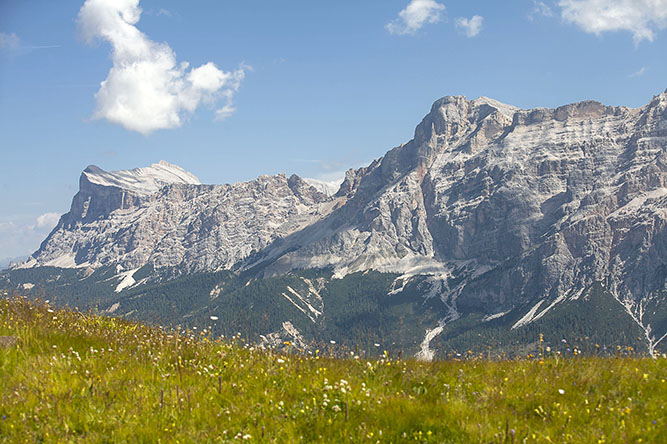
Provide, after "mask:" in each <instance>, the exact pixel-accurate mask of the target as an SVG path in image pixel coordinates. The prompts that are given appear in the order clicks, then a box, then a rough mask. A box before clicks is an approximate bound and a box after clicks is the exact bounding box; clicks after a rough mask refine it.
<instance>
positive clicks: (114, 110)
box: [78, 0, 245, 134]
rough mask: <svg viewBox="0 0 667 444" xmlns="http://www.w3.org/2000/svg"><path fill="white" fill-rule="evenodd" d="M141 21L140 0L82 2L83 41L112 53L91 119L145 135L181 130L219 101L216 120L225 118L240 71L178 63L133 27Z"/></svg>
mask: <svg viewBox="0 0 667 444" xmlns="http://www.w3.org/2000/svg"><path fill="white" fill-rule="evenodd" d="M140 18H141V8H139V0H86V2H85V3H84V5H83V6H82V7H81V10H80V11H79V16H78V25H79V30H80V32H81V35H82V37H83V38H84V39H85V41H86V42H88V43H93V42H95V41H96V40H98V39H102V40H105V41H107V42H109V43H110V44H111V46H112V49H113V51H112V61H113V67H112V68H111V70H110V71H109V74H108V76H107V78H106V80H104V81H103V82H102V83H101V85H100V89H99V91H98V92H97V94H96V95H95V100H96V109H95V113H94V116H93V117H94V118H98V119H106V120H108V121H110V122H113V123H117V124H120V125H122V126H123V127H125V128H126V129H128V130H133V131H138V132H140V133H142V134H150V133H151V132H153V131H155V130H158V129H166V128H176V127H179V126H181V125H182V124H183V121H184V119H185V118H186V117H187V115H188V114H191V113H192V112H194V111H195V110H196V109H197V108H198V107H199V106H200V105H202V104H206V105H209V106H212V107H214V106H217V105H218V104H220V103H221V104H222V105H221V107H220V108H219V109H218V110H217V112H216V116H217V117H218V118H224V117H227V116H229V115H230V114H231V113H232V112H233V109H234V108H233V106H232V99H233V96H234V93H235V92H236V91H237V90H238V89H239V86H240V84H241V81H242V80H243V78H244V76H245V69H244V68H245V67H243V66H242V67H241V68H239V69H238V70H236V71H233V72H226V71H222V70H220V69H219V68H218V67H217V66H216V65H215V64H214V63H212V62H208V63H206V64H204V65H202V66H199V67H196V68H190V66H189V64H188V62H181V63H177V61H176V55H175V53H174V51H173V50H172V49H171V48H170V47H169V45H167V44H166V43H157V42H154V41H152V40H150V39H149V38H148V36H146V34H144V33H143V32H141V31H140V30H139V29H138V28H137V27H136V24H137V23H138V22H139V19H140Z"/></svg>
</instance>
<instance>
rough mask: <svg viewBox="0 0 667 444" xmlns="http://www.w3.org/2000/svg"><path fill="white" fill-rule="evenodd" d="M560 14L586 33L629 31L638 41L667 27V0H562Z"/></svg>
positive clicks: (651, 39)
mask: <svg viewBox="0 0 667 444" xmlns="http://www.w3.org/2000/svg"><path fill="white" fill-rule="evenodd" d="M558 5H559V6H560V7H561V8H562V12H561V16H562V17H563V19H564V20H565V21H567V22H570V23H574V24H575V25H577V26H579V27H580V28H581V29H582V30H584V31H585V32H589V33H593V34H597V35H600V34H601V33H603V32H611V31H629V32H631V33H632V36H633V39H634V41H635V44H638V43H639V42H641V41H642V40H648V41H649V42H652V41H653V40H655V37H656V33H657V32H658V31H660V30H663V29H665V28H666V27H667V0H561V1H560V2H559V3H558Z"/></svg>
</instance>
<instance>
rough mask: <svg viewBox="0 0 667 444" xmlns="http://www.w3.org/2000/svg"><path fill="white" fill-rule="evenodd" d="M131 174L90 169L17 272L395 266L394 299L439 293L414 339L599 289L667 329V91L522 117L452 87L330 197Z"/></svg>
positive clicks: (274, 272) (521, 319) (279, 181)
mask: <svg viewBox="0 0 667 444" xmlns="http://www.w3.org/2000/svg"><path fill="white" fill-rule="evenodd" d="M158 165H159V164H158ZM154 166H155V164H154ZM149 168H150V167H149ZM175 168H178V167H175ZM131 171H134V172H135V173H132V174H130V173H125V172H120V173H116V176H118V177H123V178H124V177H130V178H131V179H132V180H130V181H129V182H128V184H127V187H126V188H119V187H118V186H116V185H117V184H118V183H119V181H118V180H116V181H115V182H114V181H113V180H110V179H105V180H98V182H104V184H99V183H90V181H89V180H88V175H89V174H92V175H93V176H95V175H99V176H102V173H99V172H97V171H96V170H94V171H92V172H89V173H86V171H84V173H83V174H82V179H81V184H82V186H81V187H80V190H79V193H77V195H76V196H75V197H74V199H73V203H72V209H71V210H70V212H69V213H67V214H66V215H64V216H63V217H62V218H61V221H60V222H59V224H58V226H57V227H56V228H55V229H54V231H53V232H52V233H51V234H50V235H49V237H48V238H47V239H46V240H45V241H44V243H43V244H42V246H41V247H40V250H38V251H37V252H36V253H35V254H34V255H33V257H32V260H31V261H29V262H28V263H26V264H24V265H23V267H31V266H33V267H34V266H44V265H52V266H60V267H63V266H79V267H92V268H93V269H95V268H99V267H101V266H106V265H110V264H117V265H119V266H120V267H121V269H122V270H125V271H123V273H128V271H127V270H137V269H139V268H141V267H144V266H146V265H151V266H152V267H154V268H155V269H156V270H159V269H161V268H169V267H180V268H182V269H183V270H184V273H193V272H210V271H217V270H223V269H226V270H236V269H238V270H246V271H248V272H251V271H253V270H255V272H256V273H258V276H260V277H264V278H269V277H276V276H281V275H284V274H286V273H291V272H295V271H297V270H308V269H331V270H332V273H333V277H334V278H338V279H341V278H344V277H345V276H346V275H349V274H353V273H364V272H367V271H369V270H375V271H379V272H382V273H396V274H397V277H396V278H395V283H394V284H393V285H392V288H393V289H392V290H391V291H390V293H391V292H394V290H395V289H396V288H401V287H400V285H403V287H405V285H406V282H409V281H410V279H413V278H415V277H417V276H422V278H423V281H420V282H421V284H420V285H421V288H422V290H420V291H421V292H422V294H423V296H424V297H425V298H429V297H433V296H436V297H437V298H438V299H439V300H440V301H441V302H442V304H443V305H442V312H441V315H440V319H439V321H438V322H437V323H436V324H435V325H433V326H432V327H431V328H430V329H429V330H428V331H427V334H426V335H425V339H424V340H425V341H426V338H430V339H429V341H427V342H426V343H425V345H424V347H423V349H424V350H428V349H429V345H428V344H429V342H430V341H431V340H433V339H434V338H435V337H437V336H438V334H440V332H441V331H442V327H443V326H445V325H447V324H449V323H452V322H455V321H456V320H457V319H462V317H465V316H464V314H465V313H472V312H479V313H483V314H484V316H495V315H496V314H498V313H509V312H513V310H517V309H521V310H524V312H523V314H522V315H521V316H518V317H517V318H516V321H515V322H514V323H513V324H512V325H513V328H514V329H515V328H520V327H522V326H525V325H528V324H530V323H531V322H533V321H535V320H538V319H540V318H543V317H544V316H545V315H546V314H547V313H549V312H551V311H553V310H554V309H555V308H556V307H558V306H561V305H562V304H564V303H565V302H567V301H576V300H577V299H578V298H579V297H581V295H582V294H583V292H584V291H585V290H586V289H588V288H591V286H592V285H594V284H598V283H599V284H601V285H603V287H604V288H605V291H608V292H609V293H610V294H611V295H612V296H613V297H614V298H615V299H616V300H617V301H618V302H619V303H620V304H621V306H622V307H623V309H624V310H625V311H626V312H627V314H628V316H630V317H631V318H632V319H633V321H634V322H635V323H636V324H637V326H639V327H640V328H641V329H642V331H643V332H644V333H645V335H646V337H647V341H648V342H649V348H650V349H651V350H652V349H653V348H654V346H655V345H657V343H659V342H660V341H661V339H662V338H664V336H662V338H661V337H660V335H662V332H661V331H658V332H656V331H655V326H656V325H658V324H660V325H662V322H663V321H662V320H660V319H661V318H656V317H655V316H657V315H655V313H658V312H660V310H658V308H657V307H659V306H660V305H661V304H662V301H663V299H664V294H665V292H667V92H665V93H663V94H660V95H658V96H655V97H654V98H653V99H652V100H651V101H650V102H649V103H648V104H647V105H645V106H643V107H640V108H628V107H623V106H606V105H603V104H601V103H599V102H595V101H583V102H578V103H573V104H568V105H564V106H561V107H558V108H554V109H549V108H536V109H530V110H524V109H520V108H517V107H514V106H511V105H506V104H502V103H500V102H498V101H495V100H493V99H489V98H486V97H480V98H478V99H474V100H468V99H466V98H465V97H463V96H446V97H443V98H441V99H439V100H437V101H436V102H434V104H433V106H432V107H431V110H430V112H429V113H428V114H427V115H426V116H425V117H424V118H423V119H422V121H421V122H420V123H419V125H417V127H416V129H415V133H414V137H413V139H411V140H410V141H408V142H407V143H403V144H401V145H399V146H397V147H395V148H393V149H391V150H389V151H388V152H387V153H386V154H385V155H384V156H382V157H380V158H378V159H376V160H374V161H373V162H371V163H370V164H369V165H368V166H366V167H362V168H358V169H355V170H348V171H347V173H346V175H345V178H344V180H343V182H342V183H341V184H340V187H339V188H338V191H337V192H335V193H333V189H332V188H331V187H330V188H322V186H319V188H318V187H317V186H314V185H313V183H312V181H311V183H308V180H307V179H306V180H304V179H301V178H300V177H298V176H296V175H292V176H290V177H289V178H287V176H285V175H277V176H260V177H259V178H257V179H255V180H253V181H249V182H243V183H237V184H231V185H201V184H194V183H168V184H164V185H163V186H160V187H159V189H158V190H157V191H154V192H152V193H148V194H147V193H146V192H145V190H146V189H147V186H146V185H145V182H141V186H139V187H138V189H135V188H136V187H135V188H133V187H134V182H133V180H136V179H137V177H138V176H139V177H140V178H141V177H143V176H142V175H141V174H139V173H136V171H138V170H131ZM139 171H141V169H139ZM179 174H180V175H176V176H177V177H179V180H180V181H181V182H182V181H183V177H185V178H186V181H187V179H188V178H190V179H191V177H194V176H191V177H190V176H183V173H179ZM185 174H188V173H185ZM116 176H114V177H116ZM112 178H113V177H112ZM195 179H196V178H195ZM316 185H317V184H316ZM319 185H321V184H319ZM322 191H324V193H323V192H322ZM130 277H131V276H130ZM422 278H420V279H422ZM127 282H129V280H128V281H127ZM327 285H331V283H329V284H327ZM130 287H131V285H130ZM308 291H310V290H308ZM289 293H290V292H289V291H288V292H287V293H285V295H287V296H286V297H288V298H289ZM309 294H312V295H314V294H315V293H312V292H311V293H309ZM660 316H661V315H660ZM652 326H653V327H652ZM425 355H428V353H427V352H425Z"/></svg>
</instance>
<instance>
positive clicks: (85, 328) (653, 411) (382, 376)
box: [0, 298, 667, 443]
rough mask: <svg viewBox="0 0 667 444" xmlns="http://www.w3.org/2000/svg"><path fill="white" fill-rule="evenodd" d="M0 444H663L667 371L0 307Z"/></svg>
mask: <svg viewBox="0 0 667 444" xmlns="http://www.w3.org/2000/svg"><path fill="white" fill-rule="evenodd" d="M0 335H4V336H14V337H17V338H18V342H17V343H16V344H15V345H10V346H8V347H3V348H0V442H82V443H83V442H85V443H89V442H109V443H113V442H139V443H141V442H145V443H149V442H150V443H152V442H160V443H186V442H202V443H207V442H211V443H225V442H237V441H246V442H276V443H288V442H354V443H358V442H372V443H376V442H381V443H390V442H393V443H399V442H422V443H443V442H452V443H491V442H496V443H501V442H502V443H504V442H507V443H520V442H531V443H532V442H571V443H589V442H592V443H599V442H607V443H612V442H622V443H626V442H664V439H665V436H667V425H666V418H667V415H666V414H665V409H664V404H665V403H666V401H667V383H666V382H665V379H667V367H666V365H665V364H666V363H667V361H666V360H665V359H664V358H659V359H651V358H645V357H617V358H596V357H581V356H576V357H569V358H567V359H563V358H560V357H558V356H549V357H542V359H540V358H539V357H538V358H536V359H530V360H513V361H487V360H483V359H470V360H466V361H447V362H435V363H421V362H416V361H411V360H394V359H390V358H389V356H388V354H387V355H385V357H384V358H382V359H378V360H367V359H363V358H361V357H358V356H355V355H354V354H353V353H352V354H351V355H350V356H349V358H346V359H333V358H329V357H326V356H321V355H322V354H323V353H320V352H315V353H314V354H313V356H302V355H297V354H293V353H289V348H290V345H289V344H284V347H285V350H283V351H281V352H278V351H276V350H259V349H257V348H254V347H251V346H248V345H246V344H244V343H243V342H242V341H240V340H239V339H238V338H228V339H225V340H213V339H212V338H211V337H209V336H208V335H207V332H206V331H205V332H199V333H197V334H196V335H194V334H193V333H192V332H185V333H183V332H182V331H179V330H178V329H174V330H173V331H171V330H170V331H167V330H162V329H157V328H151V327H147V326H143V325H140V324H135V323H131V322H127V321H124V320H119V319H114V318H108V317H102V316H96V315H92V314H84V313H79V312H75V311H69V310H54V309H53V308H51V307H50V306H49V305H48V304H46V303H42V302H30V301H27V300H25V299H21V298H14V299H4V300H0Z"/></svg>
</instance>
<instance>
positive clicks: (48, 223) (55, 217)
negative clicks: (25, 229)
mask: <svg viewBox="0 0 667 444" xmlns="http://www.w3.org/2000/svg"><path fill="white" fill-rule="evenodd" d="M59 220H60V214H58V213H44V214H42V215H41V216H39V217H37V221H36V223H35V228H38V229H48V230H51V229H53V227H55V226H56V224H57V223H58V221H59Z"/></svg>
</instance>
